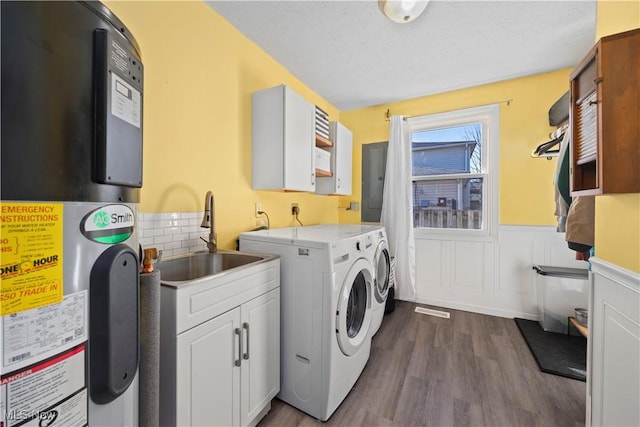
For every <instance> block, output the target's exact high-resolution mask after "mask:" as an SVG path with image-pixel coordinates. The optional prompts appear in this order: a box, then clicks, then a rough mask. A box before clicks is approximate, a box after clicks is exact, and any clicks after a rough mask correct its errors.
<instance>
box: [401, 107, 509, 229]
mask: <svg viewBox="0 0 640 427" xmlns="http://www.w3.org/2000/svg"><path fill="white" fill-rule="evenodd" d="M407 122H408V125H409V127H410V130H411V133H412V134H413V132H420V131H425V130H431V129H439V128H443V127H455V126H464V125H469V124H474V123H480V124H481V126H482V138H483V141H482V159H481V167H482V171H481V172H480V173H473V172H470V173H462V174H441V175H427V176H417V177H414V176H413V172H412V171H410V172H409V173H410V176H409V179H410V180H411V184H412V186H413V183H414V182H419V181H437V180H445V179H457V178H463V179H471V178H482V180H483V181H482V228H481V229H463V228H430V227H414V235H415V237H418V238H420V237H422V238H433V237H438V238H441V239H445V238H446V239H450V240H458V239H466V238H480V239H487V238H489V239H491V240H493V239H495V238H496V237H497V230H498V214H499V211H498V178H499V170H498V152H499V143H500V141H499V134H500V129H499V127H500V107H499V105H498V104H489V105H483V106H479V107H472V108H464V109H460V110H453V111H447V112H443V113H436V114H427V115H423V116H415V117H411V118H409V119H407ZM409 143H411V142H409ZM411 226H412V227H413V224H411Z"/></svg>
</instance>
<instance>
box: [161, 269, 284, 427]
mask: <svg viewBox="0 0 640 427" xmlns="http://www.w3.org/2000/svg"><path fill="white" fill-rule="evenodd" d="M161 295H162V297H161V310H162V314H161V332H160V421H161V424H162V425H163V426H172V427H173V426H205V425H206V426H247V425H255V424H257V423H258V421H260V419H261V418H262V417H263V416H264V415H266V413H267V412H268V410H269V409H270V408H271V400H272V399H273V398H274V397H275V396H276V394H278V392H279V391H280V264H279V259H276V260H273V261H270V262H267V263H263V264H261V265H259V266H255V267H251V268H248V269H247V271H246V272H244V273H242V276H241V277H236V278H235V279H233V280H228V281H225V280H224V279H220V280H219V281H218V282H217V283H213V282H211V283H207V280H205V281H201V282H200V283H198V282H194V283H193V284H190V285H188V286H181V287H170V286H165V285H163V286H162V290H161Z"/></svg>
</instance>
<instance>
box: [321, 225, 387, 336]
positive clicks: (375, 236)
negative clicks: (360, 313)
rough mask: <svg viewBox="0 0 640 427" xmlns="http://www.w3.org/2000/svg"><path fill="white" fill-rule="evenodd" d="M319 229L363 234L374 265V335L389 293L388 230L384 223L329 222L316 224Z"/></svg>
mask: <svg viewBox="0 0 640 427" xmlns="http://www.w3.org/2000/svg"><path fill="white" fill-rule="evenodd" d="M315 227H316V229H317V230H318V231H320V230H326V231H329V230H331V229H334V228H335V229H338V230H341V232H342V233H343V234H344V235H347V234H360V235H362V236H363V238H362V242H363V250H364V256H365V257H366V258H367V259H369V260H370V261H371V265H372V266H373V299H372V301H371V327H370V328H369V333H370V335H371V336H372V337H373V336H374V335H375V334H376V332H378V330H379V329H380V326H381V325H382V321H383V319H384V311H385V306H386V303H387V297H388V295H389V285H390V275H391V256H390V254H389V244H388V241H387V232H386V230H385V228H384V226H382V225H361V224H327V225H317V226H315Z"/></svg>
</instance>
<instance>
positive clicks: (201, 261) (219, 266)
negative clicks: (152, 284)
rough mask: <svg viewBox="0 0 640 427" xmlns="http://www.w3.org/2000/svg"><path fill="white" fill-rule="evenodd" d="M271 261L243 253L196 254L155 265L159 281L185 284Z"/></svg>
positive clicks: (264, 256) (265, 257) (170, 259)
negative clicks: (158, 272)
mask: <svg viewBox="0 0 640 427" xmlns="http://www.w3.org/2000/svg"><path fill="white" fill-rule="evenodd" d="M270 259H273V257H272V256H269V255H260V254H248V253H244V252H234V251H229V252H215V253H209V252H196V253H191V254H187V255H184V256H180V257H176V258H168V259H166V260H163V261H162V262H159V263H157V264H156V265H155V267H156V269H158V270H160V279H161V281H163V282H164V281H171V282H185V281H189V280H196V279H199V278H202V277H206V276H215V275H217V274H220V273H223V272H226V271H228V270H232V269H234V268H242V267H245V266H246V267H248V266H250V265H254V264H257V263H260V262H263V261H266V260H270Z"/></svg>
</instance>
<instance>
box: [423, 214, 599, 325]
mask: <svg viewBox="0 0 640 427" xmlns="http://www.w3.org/2000/svg"><path fill="white" fill-rule="evenodd" d="M497 234H498V235H497V237H496V238H494V239H489V238H484V239H478V238H475V239H474V238H469V239H465V238H462V237H457V238H456V240H450V239H448V238H447V237H444V236H442V237H441V236H439V235H435V236H434V237H433V238H431V237H424V236H420V237H416V288H417V298H416V302H418V303H422V304H429V305H436V306H439V307H447V308H454V309H459V310H466V311H472V312H476V313H483V314H490V315H494V316H501V317H510V318H512V317H521V318H525V319H531V320H537V319H538V308H537V307H538V305H537V299H536V289H535V279H536V273H535V271H533V269H532V266H533V265H534V264H541V265H553V266H558V267H575V268H587V267H588V263H587V262H585V261H576V260H575V252H574V251H572V250H570V249H569V248H568V247H567V243H566V242H565V240H564V238H565V235H564V233H558V232H556V229H555V227H550V226H515V225H501V226H500V227H499V229H498V233H497Z"/></svg>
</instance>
